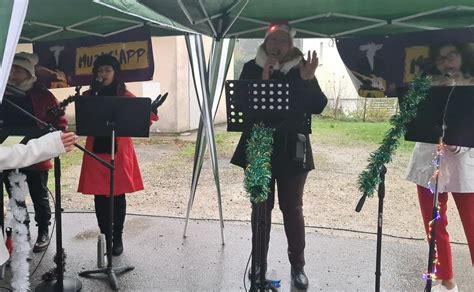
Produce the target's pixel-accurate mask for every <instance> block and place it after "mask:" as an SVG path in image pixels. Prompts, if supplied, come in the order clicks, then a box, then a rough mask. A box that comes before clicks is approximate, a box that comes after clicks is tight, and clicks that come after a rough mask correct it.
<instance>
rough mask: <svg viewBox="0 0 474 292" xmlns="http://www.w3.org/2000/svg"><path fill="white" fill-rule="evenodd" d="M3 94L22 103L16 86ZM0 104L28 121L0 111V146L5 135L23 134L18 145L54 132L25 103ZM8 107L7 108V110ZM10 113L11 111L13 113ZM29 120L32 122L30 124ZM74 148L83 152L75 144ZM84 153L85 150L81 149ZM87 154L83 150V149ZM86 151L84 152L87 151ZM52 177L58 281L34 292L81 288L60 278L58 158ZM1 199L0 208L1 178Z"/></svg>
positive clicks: (59, 161) (68, 280) (73, 282)
mask: <svg viewBox="0 0 474 292" xmlns="http://www.w3.org/2000/svg"><path fill="white" fill-rule="evenodd" d="M7 91H11V92H12V94H13V96H12V97H10V98H14V99H17V100H16V101H18V99H19V100H20V104H21V101H25V99H24V97H25V93H24V92H22V91H21V90H19V89H17V88H16V87H13V86H10V85H7ZM3 102H4V104H5V105H8V106H6V107H4V108H3V109H7V111H10V114H11V113H12V112H11V110H14V111H15V110H16V111H17V112H16V113H18V112H20V113H22V114H23V115H25V116H27V117H28V119H27V120H28V121H24V119H21V120H18V121H15V115H12V116H10V117H8V115H9V114H7V113H5V112H3V113H2V118H3V122H4V123H5V121H7V122H6V124H2V126H4V127H5V128H4V131H1V132H2V133H1V135H2V140H1V142H0V143H2V142H3V141H4V139H5V138H6V137H7V136H8V135H27V136H26V137H25V139H23V140H22V143H26V142H27V140H29V139H30V138H37V137H40V136H41V135H42V133H43V134H45V133H47V132H52V131H56V129H55V128H54V127H53V126H51V125H49V124H47V123H45V122H44V121H42V120H40V119H38V118H37V117H35V116H33V115H32V114H31V113H29V112H28V111H27V110H25V108H26V109H28V105H27V104H21V105H22V106H24V107H25V108H22V107H21V106H19V105H17V104H16V103H15V102H13V101H11V100H10V99H9V98H8V97H4V98H3ZM8 108H10V109H8ZM14 111H13V112H14ZM10 118H13V120H12V121H9V119H10ZM31 121H33V122H31ZM34 121H36V122H38V123H39V124H40V125H42V129H39V128H36V123H35V122H34ZM32 124H33V125H35V126H34V127H32V128H29V127H30V125H32ZM2 130H3V129H2ZM75 146H76V147H78V148H81V149H83V148H82V147H80V146H79V145H77V144H75ZM83 150H85V149H83ZM85 151H87V150H85ZM87 152H88V151H87ZM54 178H55V180H54V181H55V206H54V207H55V215H54V218H55V221H56V264H57V267H56V268H57V274H58V278H57V279H56V280H53V281H48V282H42V283H40V284H39V285H38V286H37V287H36V289H35V291H42V292H47V291H67V292H70V291H74V292H75V291H80V290H81V289H82V283H81V282H80V281H79V279H75V278H65V277H64V270H63V269H64V267H63V266H62V265H63V246H62V221H61V212H62V208H61V160H60V159H59V157H55V158H54ZM1 195H2V200H1V206H2V209H3V179H2V193H1ZM1 217H2V219H1V223H2V229H3V223H4V222H3V216H1Z"/></svg>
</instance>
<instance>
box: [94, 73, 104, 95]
mask: <svg viewBox="0 0 474 292" xmlns="http://www.w3.org/2000/svg"><path fill="white" fill-rule="evenodd" d="M103 87H104V79H102V77H99V76H97V78H96V79H95V80H94V82H92V84H91V90H92V95H97V94H99V91H100V90H101V89H102V88H103Z"/></svg>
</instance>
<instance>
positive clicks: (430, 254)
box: [425, 73, 456, 292]
mask: <svg viewBox="0 0 474 292" xmlns="http://www.w3.org/2000/svg"><path fill="white" fill-rule="evenodd" d="M451 76H452V74H450V73H446V77H451ZM453 81H454V80H453ZM455 88H456V82H455V81H454V86H453V88H452V89H451V91H450V92H449V95H448V98H447V100H446V104H445V105H444V113H443V124H442V126H441V129H442V132H441V137H440V138H439V144H438V147H442V144H443V141H444V136H445V134H446V129H447V128H448V127H447V125H446V112H447V110H448V104H449V101H450V99H451V94H452V93H453V91H454V89H455ZM440 151H441V149H438V150H437V153H436V158H435V162H436V170H435V174H436V181H435V188H434V192H433V211H432V216H431V218H432V219H431V221H430V222H431V223H432V224H431V229H429V230H431V232H430V234H428V236H429V237H428V239H429V241H430V247H429V252H428V272H427V275H426V286H425V291H428V292H430V291H431V285H432V281H433V279H432V278H433V276H435V274H436V265H435V263H434V257H435V249H436V226H437V222H438V219H439V201H438V197H439V193H438V182H439V168H440V165H441V153H440Z"/></svg>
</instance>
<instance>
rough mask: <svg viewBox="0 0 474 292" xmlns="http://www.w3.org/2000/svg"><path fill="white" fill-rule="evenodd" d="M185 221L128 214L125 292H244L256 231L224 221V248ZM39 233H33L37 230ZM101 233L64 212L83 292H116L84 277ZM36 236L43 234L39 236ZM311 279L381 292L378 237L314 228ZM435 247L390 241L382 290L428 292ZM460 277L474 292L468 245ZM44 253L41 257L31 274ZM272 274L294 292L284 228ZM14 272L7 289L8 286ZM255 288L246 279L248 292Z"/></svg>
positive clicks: (323, 287) (458, 255) (212, 233)
mask: <svg viewBox="0 0 474 292" xmlns="http://www.w3.org/2000/svg"><path fill="white" fill-rule="evenodd" d="M183 228H184V220H183V219H179V218H165V217H150V216H140V215H127V222H126V227H125V234H124V247H125V251H124V254H123V255H122V256H120V257H114V266H122V265H132V266H134V267H135V269H134V270H133V271H130V272H127V273H125V274H122V275H120V276H119V277H118V282H119V285H120V290H121V291H244V290H245V289H244V283H243V278H244V270H245V266H246V263H247V260H248V258H249V253H250V247H251V242H250V226H249V223H246V222H225V229H224V233H225V245H224V246H222V245H221V236H220V229H219V223H218V222H217V221H203V220H192V221H190V224H189V225H188V237H187V238H186V239H184V240H183V237H182V235H183ZM32 231H33V232H34V230H32ZM97 235H98V228H97V225H96V218H95V215H94V214H92V213H66V214H63V246H64V248H65V250H66V254H67V264H66V269H67V271H66V276H67V277H74V278H77V279H79V280H80V281H81V282H82V286H83V288H82V291H111V289H110V286H109V284H108V281H107V280H106V279H103V278H102V279H100V278H99V279H90V278H82V277H79V276H78V273H80V272H82V271H85V270H91V269H96V268H97V267H96V246H97ZM32 237H33V238H36V234H32ZM306 240H307V242H306V261H307V264H306V268H305V269H306V273H307V275H308V277H309V279H310V287H309V289H308V291H374V290H375V289H374V287H375V274H374V273H375V253H376V238H375V235H362V234H358V233H354V232H341V231H338V232H328V231H326V230H320V229H315V228H308V229H307V236H306ZM54 254H55V242H54V240H53V241H52V243H51V246H50V247H49V249H48V250H47V252H46V255H45V257H44V259H43V261H42V262H41V264H40V266H39V268H38V270H37V271H36V272H35V274H34V275H32V277H31V285H32V287H36V286H37V285H38V284H39V283H40V280H41V275H43V274H44V273H45V272H46V271H48V270H49V269H51V267H53V260H52V258H53V255H54ZM427 256H428V249H427V245H426V243H425V242H423V241H416V240H415V241H414V240H406V239H394V238H389V237H384V241H383V254H382V275H381V290H382V291H423V289H424V281H423V280H422V279H421V276H422V273H423V271H424V269H426V265H427ZM453 257H454V266H455V273H456V278H457V281H458V284H459V287H460V291H474V281H473V279H474V277H473V275H474V272H473V269H472V267H471V264H470V256H469V251H468V248H467V246H466V245H453ZM40 258H41V254H34V255H33V260H32V261H30V271H31V272H32V271H33V270H34V268H35V267H36V266H37V264H38V262H39V260H40ZM268 272H269V274H271V275H272V277H273V278H278V279H281V283H282V287H281V288H280V290H279V291H294V290H291V287H290V286H291V285H290V276H289V272H290V266H289V263H288V259H287V256H286V238H285V234H284V231H283V227H282V226H280V225H274V226H273V231H272V239H271V244H270V251H269V271H268ZM10 278H11V271H10V270H9V269H7V275H6V278H5V279H3V280H2V281H0V286H8V282H9V279H10ZM248 288H249V282H248V281H247V289H248Z"/></svg>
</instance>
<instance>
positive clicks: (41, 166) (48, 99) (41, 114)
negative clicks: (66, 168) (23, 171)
mask: <svg viewBox="0 0 474 292" xmlns="http://www.w3.org/2000/svg"><path fill="white" fill-rule="evenodd" d="M26 95H27V96H29V97H30V98H31V103H32V105H33V115H34V116H35V117H37V118H38V119H40V120H42V121H45V122H46V123H50V124H52V125H53V126H54V127H55V128H57V129H62V130H65V131H66V130H67V120H66V118H65V117H64V116H62V117H60V118H59V119H58V120H56V121H54V120H53V118H52V117H51V116H50V115H48V114H47V111H48V109H49V108H52V107H56V106H57V105H58V100H57V99H56V97H54V95H53V94H52V93H51V92H50V91H49V90H48V89H46V87H44V86H42V85H40V84H38V83H35V84H34V85H33V87H32V88H31V89H30V90H28V91H26ZM37 125H38V127H40V126H42V125H41V124H40V123H38V122H37ZM52 167H53V164H52V163H51V160H45V161H43V162H39V163H37V164H34V165H32V166H29V167H28V168H27V169H31V170H49V169H51V168H52Z"/></svg>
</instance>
